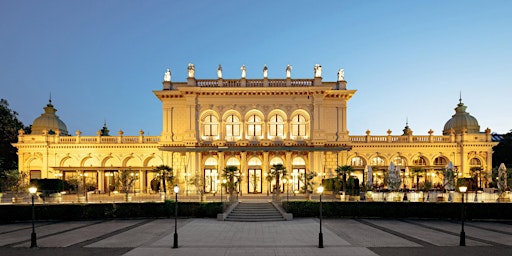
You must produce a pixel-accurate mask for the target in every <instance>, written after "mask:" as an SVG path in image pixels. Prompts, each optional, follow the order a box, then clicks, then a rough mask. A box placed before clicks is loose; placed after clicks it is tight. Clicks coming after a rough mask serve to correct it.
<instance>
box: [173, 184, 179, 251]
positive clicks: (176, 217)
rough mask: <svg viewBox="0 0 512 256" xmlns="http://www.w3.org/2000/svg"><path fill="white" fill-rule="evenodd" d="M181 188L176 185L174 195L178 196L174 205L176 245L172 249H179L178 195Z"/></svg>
mask: <svg viewBox="0 0 512 256" xmlns="http://www.w3.org/2000/svg"><path fill="white" fill-rule="evenodd" d="M179 192H180V187H178V185H174V193H175V194H176V201H175V203H174V244H173V246H172V248H178V193H179Z"/></svg>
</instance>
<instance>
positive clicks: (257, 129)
mask: <svg viewBox="0 0 512 256" xmlns="http://www.w3.org/2000/svg"><path fill="white" fill-rule="evenodd" d="M261 125H262V124H261V118H260V117H259V116H257V115H251V116H249V119H248V120H247V136H250V137H255V136H261Z"/></svg>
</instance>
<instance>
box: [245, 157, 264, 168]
mask: <svg viewBox="0 0 512 256" xmlns="http://www.w3.org/2000/svg"><path fill="white" fill-rule="evenodd" d="M262 164H263V162H262V161H261V159H260V158H259V157H256V156H253V157H251V158H249V161H247V165H248V166H261V165H262Z"/></svg>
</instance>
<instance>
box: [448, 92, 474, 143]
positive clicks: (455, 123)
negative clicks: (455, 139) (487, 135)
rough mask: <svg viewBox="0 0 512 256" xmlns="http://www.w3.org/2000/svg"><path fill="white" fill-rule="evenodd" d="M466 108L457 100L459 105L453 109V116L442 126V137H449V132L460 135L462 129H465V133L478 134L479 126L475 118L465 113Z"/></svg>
mask: <svg viewBox="0 0 512 256" xmlns="http://www.w3.org/2000/svg"><path fill="white" fill-rule="evenodd" d="M466 108H467V107H466V106H464V103H462V99H459V104H457V107H456V108H455V115H453V116H452V118H451V119H450V120H448V122H446V124H445V125H444V129H443V135H450V130H451V129H453V130H454V132H455V133H462V129H466V131H467V133H480V125H478V120H476V118H475V117H473V116H472V115H470V114H469V113H468V112H466Z"/></svg>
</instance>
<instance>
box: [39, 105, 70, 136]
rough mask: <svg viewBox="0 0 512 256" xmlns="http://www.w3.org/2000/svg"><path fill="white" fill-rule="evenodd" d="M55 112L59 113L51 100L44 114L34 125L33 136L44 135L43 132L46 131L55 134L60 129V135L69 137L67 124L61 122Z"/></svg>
mask: <svg viewBox="0 0 512 256" xmlns="http://www.w3.org/2000/svg"><path fill="white" fill-rule="evenodd" d="M55 112H57V109H55V108H54V107H53V105H52V101H51V100H50V102H49V103H48V105H46V107H45V108H44V113H43V114H41V116H39V117H38V118H36V119H35V120H34V122H33V123H32V134H43V130H46V131H47V132H48V133H49V134H55V132H56V131H57V129H58V130H59V131H60V135H68V128H67V127H66V124H65V123H64V122H62V120H60V118H59V117H58V116H57V115H56V114H55Z"/></svg>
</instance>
